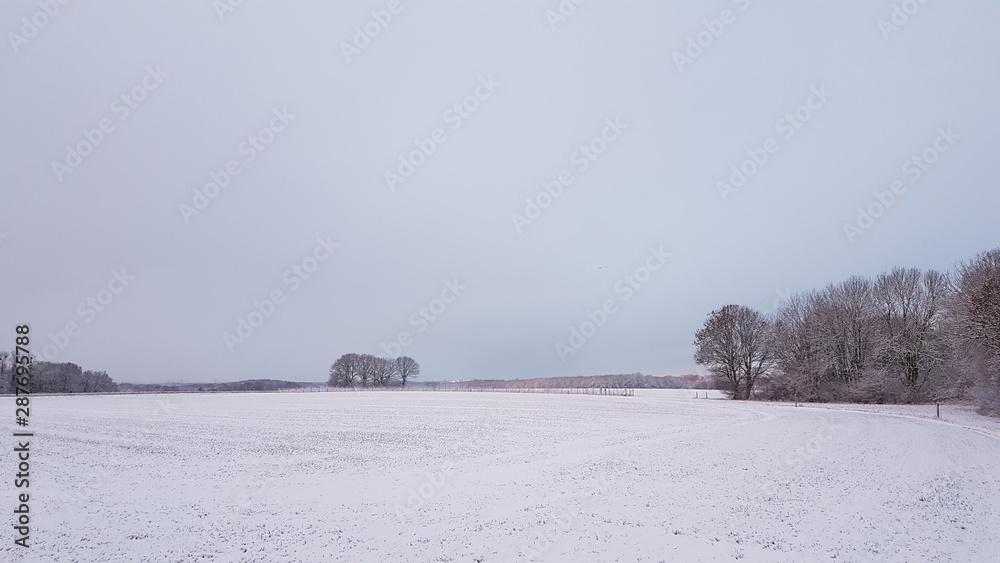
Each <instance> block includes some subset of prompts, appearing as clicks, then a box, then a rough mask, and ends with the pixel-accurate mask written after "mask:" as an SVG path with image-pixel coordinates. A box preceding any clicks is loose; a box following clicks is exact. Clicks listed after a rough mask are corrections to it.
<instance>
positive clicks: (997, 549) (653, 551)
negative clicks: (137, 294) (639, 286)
mask: <svg viewBox="0 0 1000 563" xmlns="http://www.w3.org/2000/svg"><path fill="white" fill-rule="evenodd" d="M700 393H701V395H702V397H704V391H702V392H700ZM3 404H4V405H5V407H6V408H7V409H8V410H9V411H13V400H12V399H11V398H9V397H8V398H4V399H3ZM933 417H934V407H933V406H929V407H928V406H918V407H910V406H906V407H903V406H891V407H889V406H858V405H820V406H815V405H813V406H802V407H797V408H796V407H794V406H792V405H785V404H771V403H759V402H750V403H744V402H733V401H726V400H722V399H719V398H718V397H717V395H713V399H705V398H698V399H695V398H694V392H693V391H660V390H637V391H636V396H634V397H615V396H589V395H548V394H509V393H463V392H356V393H352V392H347V393H343V392H342V393H260V394H177V395H120V396H115V395H111V396H73V397H55V396H53V397H41V396H40V397H34V398H33V399H32V421H31V423H32V430H33V431H34V432H35V433H36V436H35V437H34V438H33V439H32V442H31V448H32V452H31V462H32V467H31V471H32V480H31V489H30V490H31V495H32V504H31V511H32V512H31V514H32V535H31V544H32V547H31V549H30V550H25V549H23V548H20V547H17V546H14V545H13V542H12V539H10V537H11V532H10V531H8V533H7V537H8V540H6V541H5V545H4V546H3V547H0V559H2V560H4V561H45V562H50V561H51V562H84V561H101V562H116V561H203V562H227V561H247V562H251V561H254V562H265V561H267V562H272V561H302V562H314V561H344V562H367V561H372V562H381V561H387V562H413V563H416V562H452V561H453V562H465V561H470V562H471V561H476V562H506V561H529V560H538V561H572V562H589V561H595V562H596V561H629V562H632V561H635V562H651V563H658V562H661V561H662V562H666V561H669V562H673V561H684V562H688V561H691V562H696V561H706V562H707V561H734V560H739V561H746V562H757V561H762V562H763V561H766V562H803V561H837V562H853V561H885V562H889V561H910V562H913V561H962V562H977V561H1000V537H998V536H997V534H996V530H997V528H998V524H1000V508H998V507H1000V463H998V461H1000V422H998V421H996V420H992V419H986V418H983V417H979V416H977V415H975V414H974V413H973V412H971V411H970V410H969V409H968V408H967V407H961V406H952V405H943V406H942V419H941V420H936V419H934V418H933ZM9 440H13V439H12V438H9ZM4 450H5V451H6V452H7V453H6V454H5V455H4V461H3V463H2V470H3V471H11V470H12V469H13V468H14V463H15V462H14V455H13V452H12V448H9V447H8V448H4ZM5 481H6V482H7V483H8V485H6V486H5V488H4V491H5V493H4V494H3V496H2V497H0V502H6V503H8V504H11V505H13V501H14V496H15V489H14V487H13V486H12V479H5ZM425 497H426V498H425ZM12 507H13V506H11V508H12ZM5 510H9V509H5ZM7 529H8V530H10V527H9V525H8V528H7ZM546 534H547V535H548V537H545V536H546Z"/></svg>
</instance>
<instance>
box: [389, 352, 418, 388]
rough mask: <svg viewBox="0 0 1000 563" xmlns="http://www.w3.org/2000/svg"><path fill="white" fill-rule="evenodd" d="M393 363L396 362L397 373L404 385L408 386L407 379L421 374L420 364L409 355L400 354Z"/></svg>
mask: <svg viewBox="0 0 1000 563" xmlns="http://www.w3.org/2000/svg"><path fill="white" fill-rule="evenodd" d="M393 363H395V364H396V374H397V375H398V376H399V379H401V380H402V382H403V386H406V380H407V379H409V378H411V377H416V376H418V375H420V364H418V363H417V361H416V360H414V359H413V358H411V357H409V356H400V357H398V358H396V359H394V360H393Z"/></svg>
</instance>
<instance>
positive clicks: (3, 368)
mask: <svg viewBox="0 0 1000 563" xmlns="http://www.w3.org/2000/svg"><path fill="white" fill-rule="evenodd" d="M13 357H14V356H13V354H11V353H10V352H0V382H2V383H0V385H2V388H0V392H2V393H14V391H15V389H14V387H15V383H14V381H15V379H14V376H15V370H14V362H13ZM29 390H30V391H31V392H32V393H111V392H115V391H118V384H117V383H115V382H114V380H113V379H111V377H110V376H109V375H108V372H106V371H93V370H84V369H83V368H81V367H80V366H78V365H76V364H71V363H61V364H57V363H51V362H33V363H32V364H31V385H30V389H29Z"/></svg>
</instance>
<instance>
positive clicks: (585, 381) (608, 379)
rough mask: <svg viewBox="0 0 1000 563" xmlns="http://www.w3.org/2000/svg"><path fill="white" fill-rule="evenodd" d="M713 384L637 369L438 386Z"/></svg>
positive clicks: (664, 386) (669, 386) (701, 378)
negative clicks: (648, 373)
mask: <svg viewBox="0 0 1000 563" xmlns="http://www.w3.org/2000/svg"><path fill="white" fill-rule="evenodd" d="M424 385H427V384H424ZM711 385H712V381H711V378H708V377H704V376H700V375H693V374H691V375H646V374H643V373H638V372H636V373H618V374H609V375H570V376H560V377H537V378H532V379H470V380H466V381H451V382H448V383H440V384H438V385H435V386H434V388H438V389H449V390H474V389H531V388H533V389H588V388H602V387H605V388H611V389H624V388H629V389H711V388H712V387H711Z"/></svg>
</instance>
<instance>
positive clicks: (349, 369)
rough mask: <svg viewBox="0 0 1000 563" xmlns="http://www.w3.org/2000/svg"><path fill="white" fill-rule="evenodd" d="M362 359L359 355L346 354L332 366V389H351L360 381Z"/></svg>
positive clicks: (329, 383) (330, 384)
mask: <svg viewBox="0 0 1000 563" xmlns="http://www.w3.org/2000/svg"><path fill="white" fill-rule="evenodd" d="M360 360H361V357H360V356H359V355H357V354H344V355H342V356H341V357H339V358H337V361H336V362H334V363H333V365H332V366H330V379H329V381H328V382H327V385H329V386H330V387H350V386H352V385H354V384H355V382H356V381H357V380H358V379H359V369H360V363H361V361H360Z"/></svg>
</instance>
